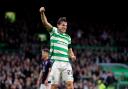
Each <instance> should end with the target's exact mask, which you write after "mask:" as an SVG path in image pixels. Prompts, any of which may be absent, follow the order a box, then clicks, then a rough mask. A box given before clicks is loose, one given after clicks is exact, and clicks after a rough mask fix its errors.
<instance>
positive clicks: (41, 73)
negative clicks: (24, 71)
mask: <svg viewBox="0 0 128 89" xmlns="http://www.w3.org/2000/svg"><path fill="white" fill-rule="evenodd" d="M42 75H43V71H41V72H40V74H39V77H38V81H40V80H41V77H42Z"/></svg>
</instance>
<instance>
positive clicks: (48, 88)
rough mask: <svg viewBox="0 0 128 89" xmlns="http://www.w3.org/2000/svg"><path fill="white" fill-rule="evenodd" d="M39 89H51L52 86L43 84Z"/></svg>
mask: <svg viewBox="0 0 128 89" xmlns="http://www.w3.org/2000/svg"><path fill="white" fill-rule="evenodd" d="M39 89H51V84H48V85H47V86H46V85H45V84H41V85H40V88H39Z"/></svg>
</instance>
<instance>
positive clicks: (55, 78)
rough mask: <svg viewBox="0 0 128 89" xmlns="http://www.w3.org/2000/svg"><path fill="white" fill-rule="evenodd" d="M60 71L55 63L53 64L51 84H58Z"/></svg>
mask: <svg viewBox="0 0 128 89" xmlns="http://www.w3.org/2000/svg"><path fill="white" fill-rule="evenodd" d="M60 73H61V72H60V70H59V68H58V65H57V63H56V62H55V63H53V66H52V69H51V74H50V77H51V84H58V83H59V80H60Z"/></svg>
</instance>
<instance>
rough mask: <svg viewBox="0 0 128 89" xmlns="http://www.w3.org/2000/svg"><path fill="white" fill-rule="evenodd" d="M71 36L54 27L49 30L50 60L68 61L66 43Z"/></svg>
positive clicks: (67, 43) (69, 42)
mask: <svg viewBox="0 0 128 89" xmlns="http://www.w3.org/2000/svg"><path fill="white" fill-rule="evenodd" d="M69 44H71V37H70V36H69V35H67V34H65V33H59V31H58V29H57V28H56V27H53V28H52V31H51V32H50V56H51V59H52V60H55V61H63V62H69V54H68V45H69Z"/></svg>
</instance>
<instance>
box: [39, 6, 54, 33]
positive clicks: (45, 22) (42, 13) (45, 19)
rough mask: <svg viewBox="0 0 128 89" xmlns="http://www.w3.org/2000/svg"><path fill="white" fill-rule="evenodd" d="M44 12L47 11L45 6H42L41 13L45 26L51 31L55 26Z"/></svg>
mask: <svg viewBox="0 0 128 89" xmlns="http://www.w3.org/2000/svg"><path fill="white" fill-rule="evenodd" d="M44 12H45V8H44V7H41V8H40V14H41V20H42V23H43V25H44V27H45V28H46V29H47V31H49V32H51V31H52V28H53V26H52V25H51V24H50V23H49V22H48V21H47V17H46V16H45V13H44Z"/></svg>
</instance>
